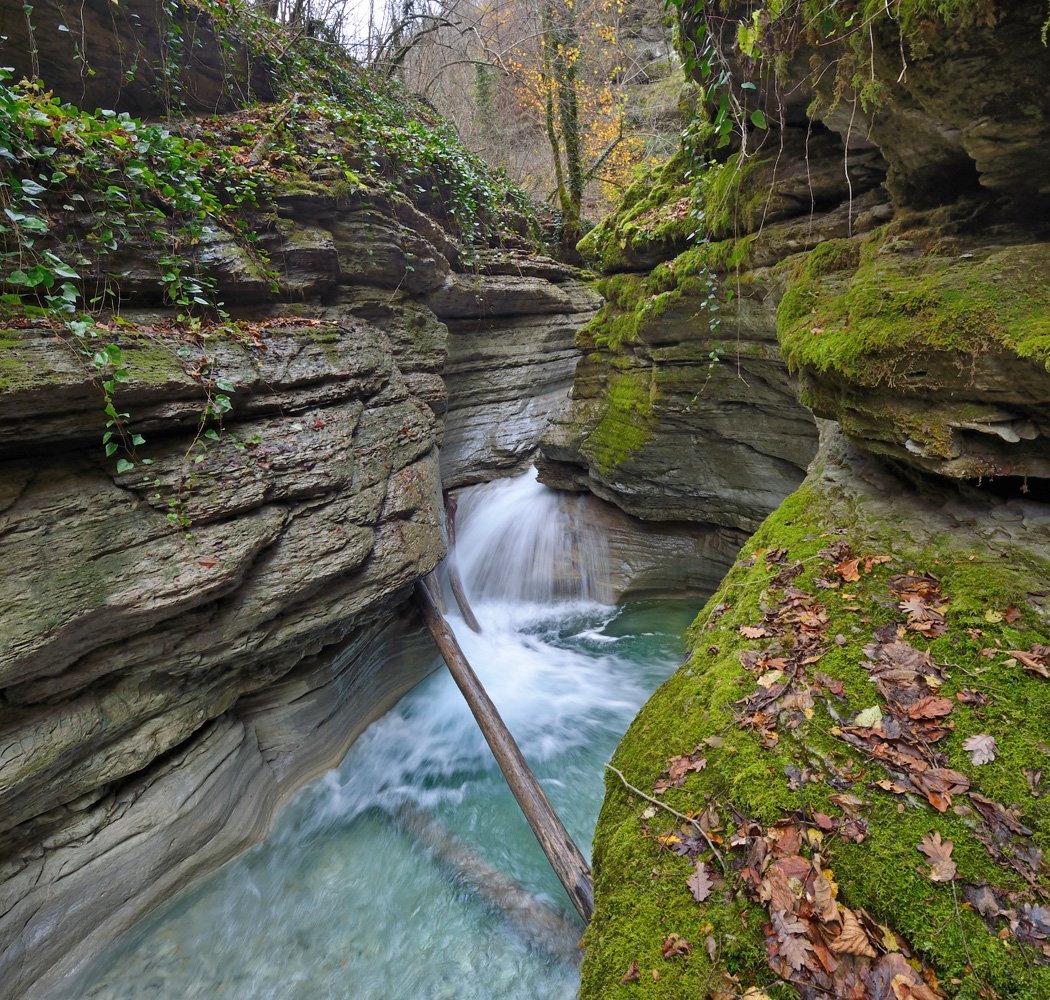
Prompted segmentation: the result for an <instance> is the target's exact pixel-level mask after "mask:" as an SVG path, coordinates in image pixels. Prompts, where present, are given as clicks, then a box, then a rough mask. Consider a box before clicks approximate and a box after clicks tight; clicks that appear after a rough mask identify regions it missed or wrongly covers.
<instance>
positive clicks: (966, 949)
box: [948, 879, 976, 971]
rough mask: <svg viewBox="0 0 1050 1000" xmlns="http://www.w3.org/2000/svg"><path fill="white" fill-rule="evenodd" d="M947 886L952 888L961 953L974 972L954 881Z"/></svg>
mask: <svg viewBox="0 0 1050 1000" xmlns="http://www.w3.org/2000/svg"><path fill="white" fill-rule="evenodd" d="M948 884H949V885H950V886H951V887H952V902H954V903H955V919H956V920H958V921H959V937H961V938H962V946H963V951H964V952H966V961H967V962H968V963H969V964H970V968H971V969H975V971H976V967H975V966H974V964H973V959H972V958H971V957H970V945H969V943H968V942H967V940H966V928H965V927H963V919H962V913H961V912H960V911H959V894H958V893H957V892H956V891H955V879H952V880H951V882H949V883H948Z"/></svg>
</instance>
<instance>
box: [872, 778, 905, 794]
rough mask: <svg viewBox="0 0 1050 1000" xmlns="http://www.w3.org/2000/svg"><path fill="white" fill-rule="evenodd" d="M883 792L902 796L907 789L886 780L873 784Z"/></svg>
mask: <svg viewBox="0 0 1050 1000" xmlns="http://www.w3.org/2000/svg"><path fill="white" fill-rule="evenodd" d="M875 784H876V785H878V786H879V788H881V789H882V790H883V791H886V792H893V794H894V795H903V794H904V793H905V792H906V791H907V790H908V789H907V788H905V787H904V786H903V785H901V784H898V783H897V782H896V781H888V780H887V779H886V778H883V779H881V780H880V781H876V782H875Z"/></svg>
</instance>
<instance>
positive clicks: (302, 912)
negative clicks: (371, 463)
mask: <svg viewBox="0 0 1050 1000" xmlns="http://www.w3.org/2000/svg"><path fill="white" fill-rule="evenodd" d="M457 533H458V547H459V551H460V554H461V555H460V566H461V570H462V574H463V578H464V583H465V585H466V588H467V590H468V592H469V594H470V596H471V600H472V604H473V606H474V610H475V612H476V614H477V617H478V618H479V620H480V621H481V623H482V626H483V628H484V632H483V633H482V634H481V635H475V634H474V633H472V632H470V631H469V630H468V629H467V628H466V627H465V626H464V625H463V624H462V622H461V621H460V620H459V619H458V617H456V616H455V615H454V614H450V621H451V623H452V624H453V627H454V628H455V630H456V633H457V636H458V638H459V640H460V643H461V645H462V647H463V650H464V652H465V653H466V655H467V657H468V659H469V660H470V661H471V663H472V665H473V666H474V668H475V670H476V671H477V673H478V674H479V676H480V677H481V680H482V683H483V684H484V685H485V687H486V689H487V690H488V692H489V694H490V695H491V697H492V699H493V700H494V701H495V703H496V705H497V706H498V708H499V710H500V712H501V714H502V715H503V718H504V720H505V721H506V723H507V725H508V726H509V727H510V729H511V731H512V732H513V733H514V735H515V737H516V738H517V740H518V742H519V744H520V745H521V748H522V751H523V752H524V754H525V756H526V758H527V759H528V760H529V762H530V765H531V766H532V767H533V769H534V771H535V772H536V774H537V776H538V777H539V778H540V780H541V782H542V783H543V785H544V788H545V790H546V791H547V794H548V796H549V797H550V799H551V801H552V803H553V805H554V807H555V809H556V810H557V811H558V812H559V814H560V815H561V816H562V818H563V820H564V822H565V825H566V827H567V828H568V830H569V832H570V834H571V835H572V836H573V837H574V838H575V839H576V840H577V842H578V843H579V844H580V845H581V847H582V848H583V849H584V851H585V853H587V852H589V848H590V836H591V833H592V831H593V827H594V822H595V820H596V817H597V813H598V808H599V806H600V802H601V796H602V787H603V776H602V762H603V761H605V760H607V759H608V757H609V755H610V754H611V752H612V749H613V748H614V746H615V744H616V742H617V740H618V739H619V737H620V735H622V733H623V731H624V730H625V729H626V727H627V725H628V723H629V722H630V719H631V717H632V716H633V715H634V713H635V712H636V711H637V709H638V707H639V705H640V704H641V702H642V701H643V700H644V699H645V697H646V696H647V695H648V693H649V692H650V691H651V690H652V689H653V688H654V687H655V686H656V684H657V683H659V681H660V680H661V679H662V678H663V677H664V676H666V675H667V674H668V673H669V672H670V671H671V670H672V669H673V667H674V666H675V664H676V662H677V660H678V658H679V656H680V655H681V649H680V645H679V642H678V639H677V634H678V632H680V630H681V628H682V627H683V626H684V624H685V622H686V620H687V612H685V609H683V608H682V607H681V606H677V607H673V608H672V607H671V606H670V605H648V606H645V607H638V606H636V607H634V608H633V609H627V610H624V609H617V608H612V607H608V606H603V605H599V604H596V603H593V602H590V601H588V600H587V599H586V594H587V592H588V585H589V581H590V582H591V583H592V584H593V582H594V581H596V580H597V579H600V577H598V576H596V574H600V572H601V570H600V566H601V561H602V552H601V549H600V546H595V545H593V544H590V543H589V542H588V540H587V539H581V538H579V537H576V538H573V537H570V536H569V535H567V533H566V524H565V521H564V519H563V517H562V515H561V513H560V506H559V500H558V498H557V497H556V496H555V495H554V494H552V493H550V492H549V491H547V490H545V489H544V488H543V487H542V486H540V485H539V484H538V483H537V482H536V481H535V478H534V477H533V476H531V475H530V476H523V477H520V478H518V479H515V480H506V481H502V482H497V483H492V484H488V485H487V486H483V487H478V488H475V489H473V490H470V491H467V494H466V495H465V496H464V497H463V498H462V500H461V502H460V506H459V515H458V524H457ZM581 553H582V554H581ZM573 579H575V580H576V584H575V587H576V592H575V594H574V595H573V596H571V597H570V595H569V594H568V593H567V591H568V589H569V583H568V581H571V580H573ZM668 626H670V627H669V629H668ZM402 803H411V804H413V805H414V806H417V807H419V808H421V809H424V810H426V811H427V813H428V814H430V815H432V816H434V817H436V818H437V819H438V820H440V822H441V823H443V824H445V826H447V827H448V828H449V829H450V830H452V831H454V832H455V834H456V835H458V836H459V837H460V838H461V839H462V840H463V841H465V842H467V843H468V844H470V845H471V846H472V847H473V848H474V849H475V850H477V851H478V852H479V854H481V855H482V856H483V857H484V858H485V859H486V860H487V861H488V862H489V863H490V864H491V865H493V866H494V867H496V868H497V869H499V870H500V871H502V872H504V873H506V874H507V875H509V876H511V877H513V878H514V879H516V880H517V881H518V882H520V883H521V884H522V885H524V886H526V887H527V888H528V889H529V890H530V891H531V892H533V893H535V894H536V895H537V896H538V897H540V898H541V899H543V900H545V901H547V902H548V903H550V904H552V905H554V906H556V907H559V908H562V909H564V910H565V911H566V912H567V913H569V912H571V906H570V905H569V903H568V900H567V898H566V897H565V896H564V893H563V891H562V889H561V886H560V885H559V884H558V882H557V880H556V879H555V877H554V875H553V873H552V872H551V871H550V868H549V866H548V865H547V863H546V859H545V858H544V856H543V854H542V852H541V851H540V849H539V847H538V845H537V844H536V842H535V839H534V838H533V836H532V833H531V831H530V830H529V829H528V827H527V825H526V824H525V821H524V819H523V817H522V816H521V814H520V812H519V811H518V809H517V806H516V804H515V803H514V801H513V799H512V798H511V796H510V793H509V792H508V791H507V789H506V786H505V784H504V782H503V779H502V777H501V775H500V773H499V771H498V768H497V767H496V764H495V762H494V761H493V759H492V757H491V754H490V753H489V751H488V748H487V747H486V745H485V743H484V740H483V738H482V736H481V734H480V732H479V730H478V728H477V725H476V724H475V722H474V720H473V718H472V716H471V715H470V712H469V710H468V709H467V707H466V705H465V703H464V702H463V699H462V696H461V695H460V693H459V691H458V690H457V689H456V687H455V686H454V684H453V683H452V681H451V678H450V677H449V675H448V673H447V671H445V670H440V671H438V672H436V673H435V674H433V675H432V676H431V677H429V678H428V679H427V680H426V681H424V682H423V684H421V685H420V686H419V687H417V688H416V689H415V690H414V691H413V692H411V693H410V694H409V695H408V696H406V697H405V698H404V699H402V701H401V702H399V704H398V705H397V706H396V707H395V708H394V709H393V710H392V711H391V712H390V713H388V714H387V715H386V716H384V717H383V718H382V719H380V720H379V721H378V722H376V723H375V724H374V725H373V726H371V727H370V728H369V729H368V730H367V731H366V732H365V734H364V735H363V736H362V737H361V739H360V740H358V742H357V743H356V744H355V745H354V747H353V748H352V749H351V751H350V753H349V754H348V755H347V758H346V760H345V761H344V762H343V764H342V765H341V766H340V767H339V768H338V769H336V770H334V771H332V772H330V773H329V774H327V775H325V776H324V777H323V778H322V779H320V780H319V781H317V782H315V783H314V784H312V785H311V786H309V787H308V788H306V789H304V790H303V792H301V793H300V794H299V796H297V798H296V799H295V801H294V802H293V803H292V804H291V805H290V806H289V807H288V809H287V810H285V812H284V813H283V814H282V815H281V817H280V818H279V820H278V822H277V824H276V825H275V829H274V832H273V833H272V834H271V836H270V837H269V838H268V840H267V841H266V842H265V843H264V844H262V845H260V846H259V847H258V848H256V849H254V850H253V851H251V852H249V853H248V854H247V855H245V856H244V857H243V858H241V859H239V860H237V861H235V862H233V863H231V864H230V865H228V866H227V867H226V868H225V869H224V870H223V871H222V872H221V873H219V874H218V875H217V876H215V877H213V878H212V879H211V880H210V881H209V882H208V883H206V884H205V885H204V886H203V887H201V888H197V889H195V890H193V891H191V892H190V893H188V894H185V895H184V896H183V897H181V898H180V899H178V900H175V901H173V902H172V903H170V904H169V905H168V906H166V907H164V908H163V909H162V910H161V911H160V912H159V913H158V914H157V915H155V916H154V917H153V918H151V919H150V920H149V921H148V922H147V923H146V924H145V925H143V926H142V927H140V928H138V929H137V930H136V931H135V932H134V933H132V934H130V935H129V936H128V937H127V938H126V939H125V940H124V941H123V942H121V943H120V945H119V946H118V947H117V948H115V949H114V951H113V953H112V954H111V955H108V956H106V957H105V958H104V960H103V962H102V963H101V966H100V967H96V969H95V970H94V973H93V975H92V978H91V983H90V985H89V986H84V987H77V988H76V989H75V992H72V993H70V994H69V995H70V996H77V997H93V998H99V1000H101V998H107V1000H116V998H118V997H119V998H125V997H136V998H139V997H152V998H172V1000H175V998H182V997H208V998H216V1000H219V998H230V1000H232V998H237V1000H247V998H251V1000H255V998H272V1000H285V998H303V1000H313V998H320V997H341V998H344V997H345V998H353V1000H395V998H396V1000H545V998H549V1000H568V998H571V997H573V996H574V995H575V992H576V987H577V984H578V973H577V970H576V968H575V967H574V966H573V965H571V964H567V963H565V962H564V961H559V960H558V959H556V958H552V957H550V956H549V955H548V954H546V953H544V952H542V951H540V950H537V949H534V948H532V947H530V943H529V941H528V940H527V939H526V938H525V937H523V936H522V934H521V932H520V931H519V930H517V929H515V928H514V927H512V926H510V925H508V923H507V921H506V920H505V919H503V918H502V917H501V915H500V913H499V912H496V911H495V910H493V909H492V908H490V907H488V906H486V905H485V904H484V903H483V902H482V901H481V900H479V899H478V897H477V896H476V895H475V894H474V893H473V892H472V891H470V889H469V887H467V886H464V885H463V884H462V883H461V882H460V881H459V880H458V879H457V877H456V876H455V873H453V872H450V871H448V870H446V869H445V868H444V867H443V866H442V864H441V863H440V862H438V861H437V860H435V859H434V858H432V857H431V856H429V854H428V853H427V852H426V851H425V850H423V849H422V848H421V847H420V846H419V845H418V844H417V843H416V842H415V841H414V840H413V838H412V837H411V835H409V834H408V833H406V832H404V831H403V830H401V829H400V828H399V827H397V826H396V825H395V824H393V823H392V822H391V821H390V819H389V814H390V813H391V812H392V811H394V810H396V808H397V806H398V805H400V804H402Z"/></svg>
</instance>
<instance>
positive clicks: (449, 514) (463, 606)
mask: <svg viewBox="0 0 1050 1000" xmlns="http://www.w3.org/2000/svg"><path fill="white" fill-rule="evenodd" d="M445 530H446V531H447V532H448V555H447V557H446V559H445V572H446V573H448V585H449V587H450V588H451V590H452V596H453V597H454V598H455V599H456V604H457V605H459V611H460V614H462V615H463V620H464V621H465V622H466V623H467V626H468V627H469V628H470V630H471V631H472V632H477V633H478V634H479V635H480V634H481V623H480V622H479V621H478V619H477V617H476V616H475V614H474V609H473V608H471V606H470V601H468V600H467V592H466V590H464V588H463V578H462V577H461V576H460V575H459V566H457V565H456V498H455V497H454V496H453V495H452V494H451V493H446V494H445Z"/></svg>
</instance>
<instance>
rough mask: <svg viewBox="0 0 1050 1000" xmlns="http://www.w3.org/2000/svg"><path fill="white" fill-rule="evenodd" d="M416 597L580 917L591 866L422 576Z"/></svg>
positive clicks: (589, 905)
mask: <svg viewBox="0 0 1050 1000" xmlns="http://www.w3.org/2000/svg"><path fill="white" fill-rule="evenodd" d="M416 597H417V599H418V601H419V605H420V608H421V609H422V611H423V619H424V621H425V622H426V624H427V627H428V628H429V629H430V633H431V635H433V637H434V641H435V642H436V643H437V647H438V649H439V650H440V651H441V655H442V656H443V657H444V659H445V663H447V664H448V669H449V672H450V673H451V674H452V678H453V680H455V682H456V685H457V687H458V688H459V689H460V691H462V692H463V697H464V698H466V700H467V704H468V705H469V706H470V710H471V712H472V713H473V714H474V718H475V719H476V720H477V722H478V725H479V726H480V727H481V731H482V733H483V734H484V736H485V741H486V742H487V743H488V745H489V749H491V750H492V755H493V756H494V757H495V758H496V763H498V764H499V766H500V770H501V771H502V772H503V776H504V778H506V780H507V785H508V786H509V787H510V790H511V792H512V794H513V795H514V798H515V799H516V800H517V803H518V805H519V806H520V807H521V811H522V812H523V813H524V814H525V818H526V819H527V820H528V823H529V826H530V827H532V832H533V833H534V834H535V835H536V839H537V840H538V841H539V842H540V847H542V848H543V853H544V854H546V855H547V860H548V861H550V863H551V867H552V868H553V869H554V872H555V874H556V875H557V876H558V878H559V879H560V880H561V884H562V885H563V886H564V887H565V891H566V892H567V893H568V894H569V898H570V899H571V900H572V904H573V906H575V907H576V910H577V912H578V913H579V914H580V916H581V917H583V919H584V920H590V918H591V914H592V913H593V912H594V886H593V884H592V882H591V870H590V868H589V867H588V865H587V862H586V860H585V859H584V857H583V854H581V853H580V849H579V848H578V847H577V846H576V844H575V843H574V842H573V840H572V838H571V837H570V836H569V834H568V832H567V831H566V829H565V827H564V826H563V825H562V822H561V820H560V819H559V818H558V814H557V813H556V812H555V811H554V809H553V807H552V806H551V804H550V802H549V801H548V799H547V796H546V794H545V793H544V791H543V789H542V788H541V787H540V784H539V782H538V781H537V780H536V777H535V775H534V774H533V773H532V771H531V770H529V765H528V764H527V763H526V761H525V758H524V756H522V753H521V750H520V749H519V747H518V744H517V743H516V742H515V741H514V737H513V736H511V734H510V731H509V730H508V729H507V726H506V724H505V723H504V721H503V719H502V718H500V714H499V712H498V711H497V709H496V706H495V705H494V704H493V702H492V699H491V698H489V696H488V694H487V693H486V691H485V689H484V688H483V687H482V686H481V682H480V681H479V680H478V677H477V674H475V673H474V670H473V668H472V667H471V665H470V663H468V662H467V658H466V657H465V656H464V655H463V651H462V650H461V649H460V648H459V643H458V642H457V641H456V637H455V635H454V634H453V632H452V629H451V628H449V626H448V623H447V622H446V621H445V620H444V618H442V617H441V614H440V612H439V611H438V609H437V606H436V604H435V603H434V598H433V597H432V596H431V592H430V587H429V586H428V584H427V581H426V580H419V581H417V583H416Z"/></svg>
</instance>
